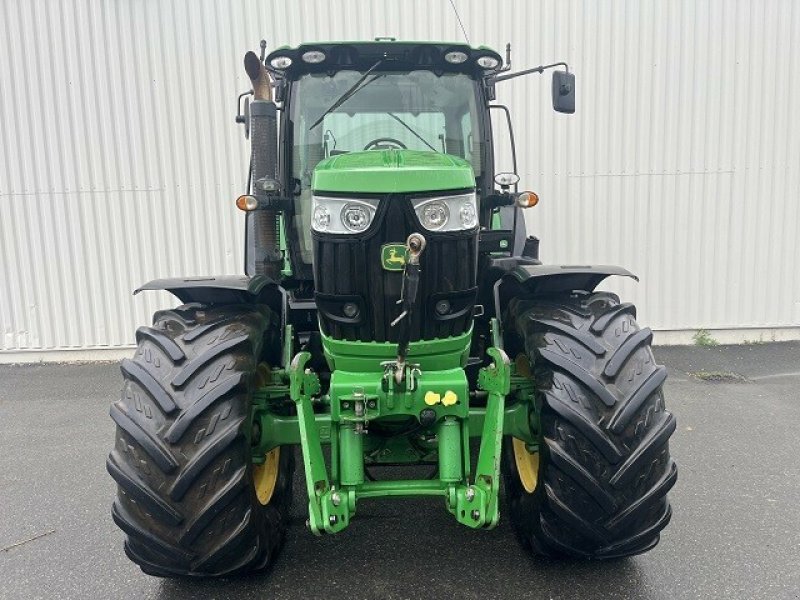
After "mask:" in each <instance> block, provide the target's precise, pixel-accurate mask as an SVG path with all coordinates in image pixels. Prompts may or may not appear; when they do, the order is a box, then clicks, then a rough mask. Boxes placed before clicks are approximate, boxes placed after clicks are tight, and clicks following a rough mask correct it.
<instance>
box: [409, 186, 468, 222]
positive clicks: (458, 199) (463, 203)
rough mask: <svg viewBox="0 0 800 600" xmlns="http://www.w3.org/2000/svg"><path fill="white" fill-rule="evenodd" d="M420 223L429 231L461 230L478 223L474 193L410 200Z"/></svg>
mask: <svg viewBox="0 0 800 600" xmlns="http://www.w3.org/2000/svg"><path fill="white" fill-rule="evenodd" d="M411 203H412V204H413V205H414V212H416V213H417V218H418V219H419V222H420V224H421V225H422V226H423V227H424V228H425V229H427V230H429V231H463V230H465V229H472V228H473V227H476V226H477V225H478V201H477V199H476V197H475V193H474V192H471V193H469V194H458V195H457V196H440V197H436V198H417V199H416V200H412V201H411Z"/></svg>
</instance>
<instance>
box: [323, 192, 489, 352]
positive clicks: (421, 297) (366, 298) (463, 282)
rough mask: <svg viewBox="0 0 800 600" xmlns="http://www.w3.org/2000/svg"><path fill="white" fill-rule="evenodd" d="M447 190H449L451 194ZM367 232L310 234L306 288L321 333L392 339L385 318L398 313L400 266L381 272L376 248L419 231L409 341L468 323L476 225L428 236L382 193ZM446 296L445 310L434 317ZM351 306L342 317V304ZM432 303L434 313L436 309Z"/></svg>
mask: <svg viewBox="0 0 800 600" xmlns="http://www.w3.org/2000/svg"><path fill="white" fill-rule="evenodd" d="M453 193H455V192H453ZM375 221H376V222H375V223H373V225H372V226H371V227H370V229H369V230H368V231H367V233H365V234H363V235H359V236H353V235H327V234H320V233H317V232H314V234H313V238H314V286H315V291H316V299H317V308H318V310H319V315H320V323H321V326H322V330H323V332H324V333H325V334H326V335H329V336H332V337H335V338H338V339H344V340H359V341H376V342H396V341H397V329H396V328H392V327H390V325H389V323H390V322H391V321H392V320H393V319H394V318H395V317H396V316H397V315H398V314H399V313H400V309H399V306H398V305H397V301H398V300H399V298H400V289H401V286H402V281H403V273H402V271H386V270H384V269H383V267H382V265H381V246H383V245H384V244H390V243H398V244H404V243H405V240H406V238H407V237H408V235H409V234H411V233H413V232H419V233H422V234H423V235H424V236H425V239H426V240H427V242H428V243H427V247H426V248H425V251H424V252H423V254H422V257H421V259H420V265H421V274H420V286H419V294H418V296H417V310H416V312H415V313H414V315H413V317H412V320H411V340H412V341H416V340H421V339H433V338H442V337H450V336H453V335H459V334H462V333H464V332H465V331H467V329H469V327H470V325H471V323H472V316H473V308H474V304H475V293H476V282H475V278H476V271H477V252H478V236H477V230H474V229H473V230H471V231H466V232H449V233H433V232H430V231H426V230H425V229H423V228H422V226H421V225H420V224H419V223H418V222H417V219H416V215H415V214H414V210H413V208H412V206H411V202H410V201H409V199H408V197H406V196H399V195H392V196H387V197H384V198H383V199H382V201H381V204H380V207H379V209H378V214H377V215H376V217H375ZM443 301H446V305H449V310H448V311H447V312H445V313H444V314H442V310H441V309H442V308H443V306H442V304H444V303H443ZM348 303H350V304H355V305H356V306H357V307H358V314H357V315H356V316H354V317H353V316H347V315H346V314H345V311H344V306H345V304H348ZM437 303H441V304H440V307H439V308H440V310H439V311H437V310H436V305H437Z"/></svg>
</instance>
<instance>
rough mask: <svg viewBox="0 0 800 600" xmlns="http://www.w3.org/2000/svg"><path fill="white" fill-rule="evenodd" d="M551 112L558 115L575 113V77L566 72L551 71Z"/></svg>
mask: <svg viewBox="0 0 800 600" xmlns="http://www.w3.org/2000/svg"><path fill="white" fill-rule="evenodd" d="M553 110H555V111H556V112H560V113H567V114H570V115H571V114H572V113H574V112H575V75H574V74H573V73H568V72H567V71H553Z"/></svg>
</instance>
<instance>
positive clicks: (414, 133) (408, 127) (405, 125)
mask: <svg viewBox="0 0 800 600" xmlns="http://www.w3.org/2000/svg"><path fill="white" fill-rule="evenodd" d="M386 114H387V115H389V116H390V117H392V118H393V119H394V120H395V121H397V122H398V123H400V125H402V126H403V127H405V128H406V129H408V130H409V131H410V132H411V134H412V135H413V136H414V137H416V138H417V139H418V140H419V141H420V142H422V143H423V144H425V145H426V146H427V147H428V148H430V149H431V150H433V151H434V152H439V151H438V150H437V149H436V148H434V147H433V146H431V145H430V144H429V143H428V142H427V141H425V138H424V137H422V136H421V135H420V134H418V133H417V132H416V131H414V129H413V128H412V127H411V125H409V124H408V123H406V122H405V121H403V119H401V118H400V117H398V116H397V115H395V114H393V113H386Z"/></svg>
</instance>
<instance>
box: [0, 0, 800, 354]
mask: <svg viewBox="0 0 800 600" xmlns="http://www.w3.org/2000/svg"><path fill="white" fill-rule="evenodd" d="M456 5H457V6H458V8H459V10H460V12H461V16H462V19H463V21H464V25H465V27H466V29H467V33H468V34H469V36H470V41H471V42H472V43H473V44H486V45H489V46H493V47H495V48H496V49H498V50H502V49H503V48H504V46H505V43H506V41H511V43H512V47H513V63H514V66H515V67H516V68H522V67H527V66H535V65H536V64H540V63H542V62H553V61H555V60H560V59H565V60H567V61H568V62H569V63H570V65H571V67H572V68H573V70H574V71H575V72H576V74H577V77H578V107H577V113H576V114H575V115H573V116H571V117H570V116H565V115H558V114H554V113H553V112H552V111H551V110H550V108H549V93H550V86H549V76H546V78H540V77H538V76H535V75H533V76H529V77H527V78H523V79H519V80H515V81H509V82H506V83H504V84H501V86H500V100H501V101H504V102H506V103H508V104H509V106H510V107H511V109H512V111H513V114H514V123H515V127H516V136H517V141H518V151H519V156H520V167H521V176H522V183H523V185H524V186H525V187H529V188H532V189H534V190H536V191H538V192H539V193H540V196H541V198H542V202H541V206H540V207H537V208H536V209H533V210H532V211H530V213H529V216H530V219H529V227H530V229H531V231H532V232H535V233H537V234H538V235H539V236H540V237H541V238H542V253H543V256H544V258H545V259H546V261H548V262H565V263H588V262H598V263H612V264H621V265H624V266H627V267H628V268H630V269H631V270H633V271H634V272H637V273H638V274H639V275H640V276H641V277H642V283H640V284H634V283H632V282H631V283H628V282H613V283H612V284H611V286H608V287H613V288H615V289H618V290H620V291H621V293H622V295H624V296H625V297H626V298H628V299H632V300H633V301H635V302H637V303H638V304H639V306H640V316H641V320H642V321H644V322H647V323H649V324H650V325H651V326H653V327H654V328H658V329H685V328H696V327H706V328H729V327H786V326H793V325H794V326H797V325H800V274H799V273H798V269H797V266H796V265H797V258H798V256H797V255H798V241H800V212H798V208H797V205H798V190H799V188H800V160H798V156H800V125H799V124H798V123H799V121H798V119H797V118H796V115H794V114H793V108H794V107H796V106H798V105H800V72H799V70H800V47H799V46H798V45H799V44H800V6H798V5H797V3H795V2H792V1H791V0H783V1H778V0H764V1H756V0H752V1H746V0H738V1H736V2H728V1H725V0H708V1H705V2H695V1H693V0H685V1H683V2H677V1H665V2H649V1H637V0H629V1H615V2H609V1H600V2H598V1H595V0H584V1H578V0H572V1H566V2H565V1H562V0H548V1H542V2H524V1H522V0H516V1H511V0H509V1H507V2H498V3H487V2H485V1H482V0H480V1H479V0H474V1H466V0H456ZM377 35H394V36H396V37H398V38H401V39H422V40H427V39H452V40H461V39H463V37H462V34H461V31H460V29H459V28H458V25H457V21H456V19H455V17H454V15H453V13H452V9H451V7H450V3H449V1H448V0H435V1H425V0H415V1H412V2H396V1H389V0H386V1H367V0H336V1H334V0H316V1H307V0H303V1H302V2H295V3H288V2H283V1H275V2H269V1H264V0H258V1H257V0H239V1H232V2H229V1H223V0H219V1H216V2H214V1H211V0H191V1H174V2H158V1H157V0H147V1H145V0H142V1H139V2H126V1H122V0H119V1H112V0H107V1H105V2H100V1H89V0H84V1H79V0H75V1H63V2H59V1H56V0H53V1H45V0H40V1H36V2H29V1H23V0H2V1H0V38H2V39H0V351H5V352H13V351H22V350H43V349H66V348H102V347H118V346H126V345H129V344H131V343H132V341H133V331H134V329H135V327H136V325H137V324H142V323H146V322H148V321H149V319H150V314H151V313H152V312H153V311H154V310H155V309H156V308H158V307H160V306H166V305H169V304H170V303H171V300H170V299H169V298H168V297H167V296H166V294H152V293H148V294H142V295H140V296H137V297H135V298H133V297H131V295H130V291H131V290H132V289H133V288H134V287H135V286H136V285H137V284H139V283H142V282H144V281H146V280H148V279H150V278H154V277H162V276H170V275H198V274H209V273H236V272H239V271H240V266H241V263H242V245H243V235H242V230H243V219H242V218H241V216H240V215H239V214H236V211H235V210H234V209H233V205H232V200H233V198H234V197H235V196H236V194H237V193H238V192H239V191H240V190H241V189H242V188H243V184H244V179H245V170H246V169H245V165H246V163H247V149H246V145H245V143H244V141H243V139H242V136H241V131H240V129H239V128H237V127H235V126H234V124H233V110H234V105H235V96H236V94H237V93H238V92H240V91H244V90H245V89H247V88H248V87H249V86H248V82H247V80H246V77H245V75H244V72H243V69H242V67H241V59H242V56H243V54H244V52H245V51H246V50H247V49H250V48H257V45H258V41H259V40H260V39H261V38H262V37H264V38H266V39H267V40H268V41H269V43H270V47H274V46H275V45H279V44H292V45H294V44H297V43H300V42H301V41H309V40H315V39H370V38H372V37H374V36H377ZM500 129H502V128H500ZM504 156H505V160H506V161H507V154H505V155H504ZM506 164H507V163H506Z"/></svg>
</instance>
